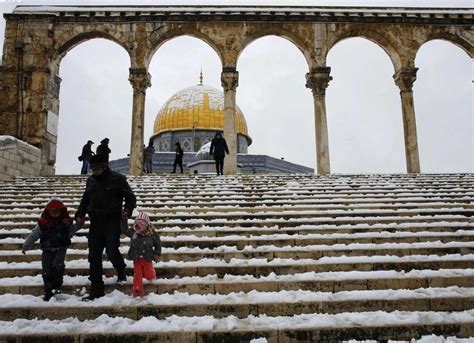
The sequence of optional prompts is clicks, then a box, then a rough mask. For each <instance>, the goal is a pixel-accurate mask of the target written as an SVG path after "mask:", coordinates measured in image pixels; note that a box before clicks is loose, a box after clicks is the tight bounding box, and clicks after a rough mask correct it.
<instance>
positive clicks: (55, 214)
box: [21, 198, 81, 301]
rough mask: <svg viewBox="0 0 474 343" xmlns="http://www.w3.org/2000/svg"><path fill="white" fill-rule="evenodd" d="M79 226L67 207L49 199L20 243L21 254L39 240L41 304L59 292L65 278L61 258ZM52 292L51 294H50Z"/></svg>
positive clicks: (54, 199)
mask: <svg viewBox="0 0 474 343" xmlns="http://www.w3.org/2000/svg"><path fill="white" fill-rule="evenodd" d="M80 228H81V226H78V225H74V224H73V222H72V218H71V217H69V213H68V210H67V208H66V206H64V204H63V203H62V202H61V200H59V199H58V198H52V199H50V200H49V201H48V203H47V204H46V207H45V209H44V210H43V213H42V214H41V216H40V218H39V219H38V223H37V224H36V226H35V228H34V229H33V231H32V232H31V233H30V234H29V235H28V237H27V238H26V240H25V243H23V247H22V249H21V252H22V253H23V255H24V254H25V252H26V250H30V249H31V248H32V246H33V244H34V243H35V242H36V241H37V240H38V239H39V240H40V248H41V250H42V251H43V252H42V254H41V267H42V275H43V284H44V297H43V300H45V301H49V299H51V297H52V296H53V295H54V293H60V292H61V286H62V284H63V276H64V258H65V256H66V250H67V248H68V247H69V246H70V245H71V239H70V238H71V237H72V236H73V235H74V233H75V232H76V231H77V230H79V229H80ZM53 292H54V293H53Z"/></svg>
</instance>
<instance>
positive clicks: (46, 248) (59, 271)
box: [21, 133, 229, 301]
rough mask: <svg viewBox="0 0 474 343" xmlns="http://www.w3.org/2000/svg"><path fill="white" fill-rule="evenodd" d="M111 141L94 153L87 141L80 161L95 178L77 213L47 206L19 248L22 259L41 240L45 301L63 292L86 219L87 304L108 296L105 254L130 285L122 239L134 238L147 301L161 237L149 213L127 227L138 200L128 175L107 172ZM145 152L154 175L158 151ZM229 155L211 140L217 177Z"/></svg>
mask: <svg viewBox="0 0 474 343" xmlns="http://www.w3.org/2000/svg"><path fill="white" fill-rule="evenodd" d="M109 142H110V140H109V139H108V138H104V139H103V140H102V141H101V142H100V145H99V146H98V147H97V149H96V152H95V153H94V152H93V151H92V145H93V144H94V142H92V141H91V140H89V141H87V143H86V144H85V145H84V147H83V149H82V154H81V155H80V156H79V160H80V161H82V163H83V165H82V169H81V174H87V173H88V169H89V168H90V169H91V171H92V175H90V176H89V177H88V178H87V181H86V186H85V190H84V193H83V195H82V198H81V202H80V204H79V207H78V208H77V211H76V213H75V215H74V218H72V217H71V216H70V214H69V210H68V208H67V207H66V205H65V204H64V203H63V202H62V201H61V199H59V198H56V197H53V198H51V199H50V200H49V201H48V203H47V204H46V206H45V208H44V209H43V211H42V213H41V215H40V217H39V218H38V221H37V224H36V226H35V227H34V228H33V230H32V231H31V233H30V234H29V235H28V237H27V238H26V239H25V242H24V244H23V246H22V248H21V251H22V253H23V254H26V253H27V251H28V250H31V249H32V248H33V247H34V243H35V242H36V241H38V240H39V246H40V249H41V250H42V255H41V266H42V277H43V288H44V296H43V299H44V300H45V301H49V300H50V299H51V298H52V297H53V296H54V295H56V294H60V293H62V285H63V277H64V272H65V257H66V252H67V249H68V247H70V246H71V238H72V237H73V236H74V235H75V234H76V233H77V232H78V231H79V230H80V229H81V228H82V227H83V226H84V225H85V222H86V216H88V218H89V221H90V224H89V230H88V235H87V243H88V261H89V280H90V282H91V285H90V289H89V293H88V294H87V295H86V296H85V297H84V298H83V300H84V301H90V300H94V299H97V298H100V297H103V296H104V295H105V290H104V281H103V268H102V253H103V251H104V249H105V252H106V254H107V256H108V259H109V260H110V262H111V263H112V265H113V267H114V268H115V270H116V272H117V283H118V284H121V283H124V282H126V280H127V276H126V264H125V262H124V259H123V257H122V254H121V253H120V250H119V247H120V236H121V234H124V235H126V236H128V237H130V247H129V250H128V254H127V259H129V260H132V261H133V290H132V295H133V296H143V294H144V288H143V278H145V279H147V280H153V279H155V278H156V273H155V269H154V267H153V261H154V260H157V259H158V258H159V256H160V255H161V242H160V236H159V234H158V233H157V232H156V231H155V230H154V228H153V225H152V223H151V220H150V216H149V215H148V214H147V213H145V212H138V214H137V215H136V216H135V219H134V221H133V224H132V225H131V226H129V224H128V220H129V219H130V218H131V216H132V213H133V211H134V209H135V208H136V197H135V194H134V193H133V190H132V189H131V188H130V185H129V184H128V182H127V179H126V177H125V176H124V175H122V174H120V173H117V172H114V171H112V170H111V169H110V167H109V155H110V153H111V150H110V148H109ZM144 151H145V156H146V157H147V158H145V166H144V167H145V171H146V172H150V173H151V172H152V167H151V165H152V163H150V161H149V159H150V158H151V159H152V158H153V153H154V147H153V142H152V141H151V140H150V142H149V144H148V147H146V148H145V149H144ZM226 153H227V154H228V153H229V149H228V147H227V143H226V141H225V139H224V138H223V137H222V135H221V134H220V133H217V134H216V135H215V137H214V139H213V140H212V143H211V147H210V154H211V156H213V157H214V159H215V162H216V173H217V175H223V170H224V157H225V154H226ZM183 155H184V152H183V149H182V148H181V146H180V144H179V143H176V157H175V162H174V166H173V172H176V167H177V166H179V168H180V170H181V173H182V172H183Z"/></svg>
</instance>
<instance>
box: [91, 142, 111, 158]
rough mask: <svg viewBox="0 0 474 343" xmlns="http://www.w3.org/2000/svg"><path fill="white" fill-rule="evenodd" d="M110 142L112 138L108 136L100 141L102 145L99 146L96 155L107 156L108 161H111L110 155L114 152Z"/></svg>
mask: <svg viewBox="0 0 474 343" xmlns="http://www.w3.org/2000/svg"><path fill="white" fill-rule="evenodd" d="M109 142H110V140H109V139H108V138H104V139H103V140H101V141H100V145H99V146H98V147H97V150H96V152H95V153H96V155H102V156H105V158H106V159H107V162H109V155H110V153H111V152H112V150H110V148H109Z"/></svg>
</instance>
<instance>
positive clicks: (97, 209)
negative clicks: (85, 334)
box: [75, 155, 136, 300]
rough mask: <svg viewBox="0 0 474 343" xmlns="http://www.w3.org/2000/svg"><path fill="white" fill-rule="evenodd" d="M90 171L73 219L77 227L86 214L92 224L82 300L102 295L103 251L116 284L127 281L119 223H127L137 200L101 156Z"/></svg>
mask: <svg viewBox="0 0 474 343" xmlns="http://www.w3.org/2000/svg"><path fill="white" fill-rule="evenodd" d="M91 170H92V176H90V177H89V178H88V179H87V183H86V190H85V192H84V194H83V195H82V199H81V203H80V204H79V208H78V209H77V212H76V216H75V217H76V222H77V224H78V225H81V224H83V223H84V220H85V215H86V213H87V214H89V218H90V222H91V224H90V229H89V238H88V246H89V264H90V276H89V279H90V280H91V290H90V294H89V296H88V297H87V298H84V300H92V299H95V298H100V297H102V296H103V295H104V282H103V280H102V252H103V250H104V248H105V252H106V253H107V256H108V257H109V260H110V262H112V265H113V266H114V268H115V269H116V270H117V276H118V277H117V282H118V283H120V282H124V281H126V276H125V262H124V261H123V257H122V254H121V253H120V251H119V245H120V221H121V220H127V219H128V217H129V216H130V215H131V214H132V211H133V209H134V208H135V206H136V198H135V195H134V194H133V191H132V189H131V188H130V186H129V185H128V182H127V179H126V178H125V176H124V175H122V174H119V173H116V172H114V171H112V170H110V168H109V165H108V162H107V160H106V159H105V158H104V156H102V155H96V156H93V157H92V158H91ZM124 200H125V204H123V201H124ZM122 205H123V207H122Z"/></svg>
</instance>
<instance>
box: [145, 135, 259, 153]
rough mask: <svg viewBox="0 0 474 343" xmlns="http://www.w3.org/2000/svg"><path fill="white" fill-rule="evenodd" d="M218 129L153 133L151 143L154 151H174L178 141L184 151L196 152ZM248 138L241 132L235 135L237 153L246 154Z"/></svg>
mask: <svg viewBox="0 0 474 343" xmlns="http://www.w3.org/2000/svg"><path fill="white" fill-rule="evenodd" d="M217 131H218V130H215V131H214V130H212V131H211V130H194V131H193V130H183V131H168V132H163V133H160V134H158V135H155V136H154V137H153V138H152V139H153V144H154V146H155V150H156V151H160V152H168V151H172V152H174V149H175V143H176V142H179V143H180V144H181V148H182V149H183V150H184V151H185V152H197V151H198V150H199V149H200V148H201V146H203V145H204V144H206V143H208V142H210V141H211V140H212V139H213V138H214V135H215V134H216V132H217ZM250 142H251V141H250V139H249V138H248V137H247V136H244V135H242V134H238V135H237V153H239V154H247V152H248V146H249V145H250V144H249V143H250Z"/></svg>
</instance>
